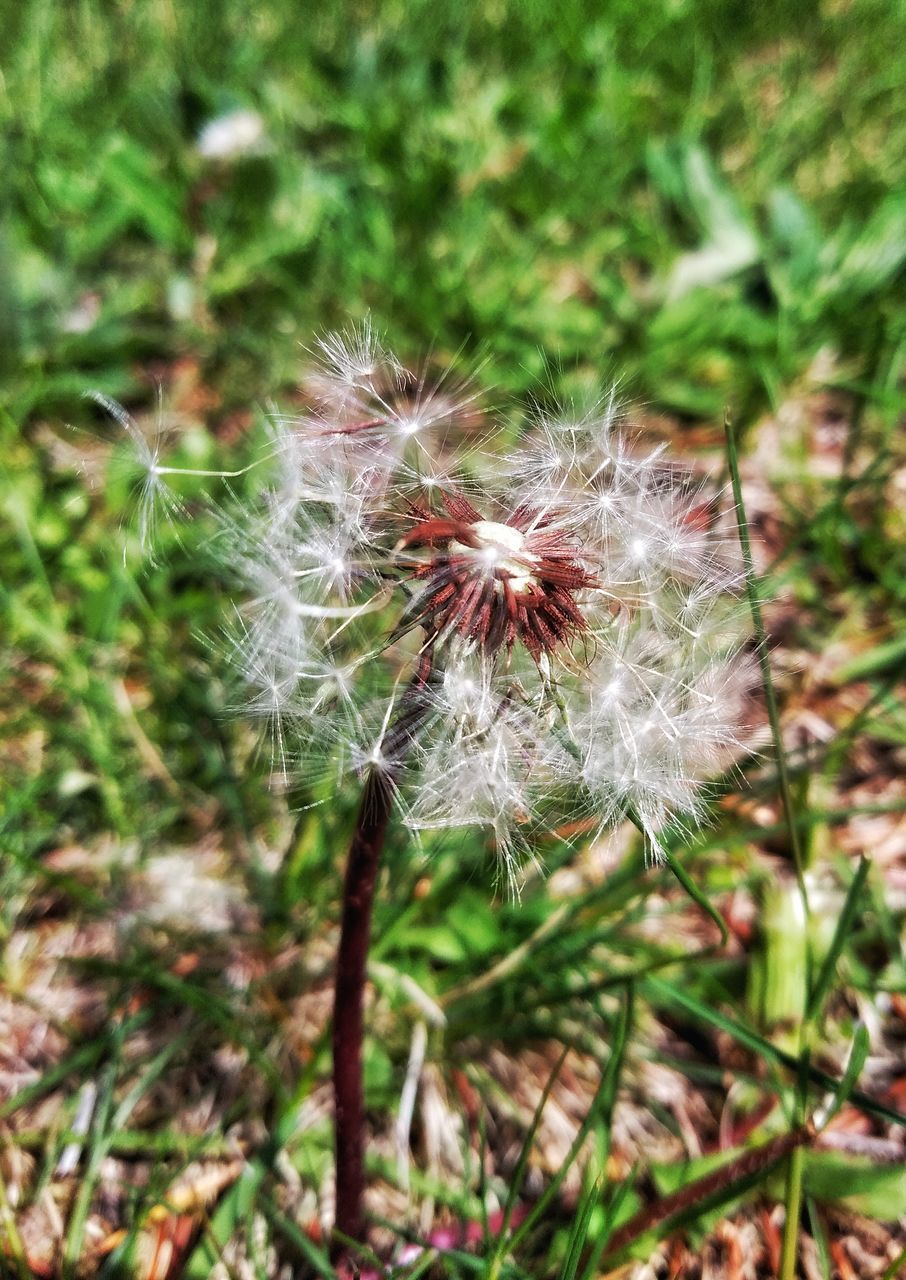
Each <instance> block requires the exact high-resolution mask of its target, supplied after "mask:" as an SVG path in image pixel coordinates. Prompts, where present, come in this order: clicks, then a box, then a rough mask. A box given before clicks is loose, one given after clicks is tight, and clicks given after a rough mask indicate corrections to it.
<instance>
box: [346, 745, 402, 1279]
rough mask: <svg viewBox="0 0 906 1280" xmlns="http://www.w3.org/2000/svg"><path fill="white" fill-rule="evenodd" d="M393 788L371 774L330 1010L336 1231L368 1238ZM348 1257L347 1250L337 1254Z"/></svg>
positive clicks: (355, 842)
mask: <svg viewBox="0 0 906 1280" xmlns="http://www.w3.org/2000/svg"><path fill="white" fill-rule="evenodd" d="M391 801H392V787H391V784H390V782H389V780H388V779H387V778H386V777H382V776H381V775H380V774H379V773H378V772H377V771H374V770H373V771H372V772H371V773H369V775H368V777H367V779H366V781H365V789H364V791H363V793H362V801H361V805H360V807H359V816H358V821H357V822H356V828H355V833H354V835H353V837H352V844H351V845H350V848H349V860H348V862H347V864H346V882H345V886H344V889H343V919H342V923H341V925H340V949H339V952H338V954H337V976H336V987H335V993H334V1011H333V1087H334V1099H335V1104H336V1157H337V1214H336V1226H337V1230H338V1231H340V1232H342V1233H343V1235H344V1236H349V1237H350V1238H351V1239H353V1240H359V1241H364V1239H365V1214H364V1207H363V1196H364V1192H365V1095H364V1088H363V1085H362V1036H363V1004H364V995H365V966H366V963H367V960H368V943H369V940H370V937H371V908H372V904H373V902H374V887H375V883H376V882H377V874H378V867H379V864H380V859H381V851H382V850H383V847H384V839H385V837H386V834H387V825H388V823H389V821H390V808H391ZM343 1251H344V1249H343V1245H342V1243H340V1244H339V1245H338V1246H337V1253H338V1254H341V1253H342V1252H343Z"/></svg>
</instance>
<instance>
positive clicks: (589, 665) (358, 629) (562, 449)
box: [158, 324, 740, 876]
mask: <svg viewBox="0 0 906 1280" xmlns="http://www.w3.org/2000/svg"><path fill="white" fill-rule="evenodd" d="M317 356H318V359H317V365H316V367H315V368H314V370H313V371H312V374H311V376H310V378H309V380H308V382H307V385H306V388H305V389H306V392H307V395H308V404H309V406H310V408H309V409H308V411H307V412H305V413H304V414H302V415H301V416H297V417H292V418H281V419H278V420H277V421H276V423H275V439H274V442H273V445H272V448H271V449H270V451H269V457H270V462H269V464H268V465H269V468H270V471H269V475H268V482H267V485H266V487H265V489H264V492H263V493H262V494H261V501H260V503H259V504H258V505H257V507H256V509H254V510H241V511H238V512H236V513H234V514H233V515H232V516H231V517H230V520H229V521H228V522H227V524H226V527H225V533H224V534H223V536H222V538H221V544H222V549H223V550H224V553H225V559H226V560H227V562H228V563H229V565H230V566H231V568H232V570H233V571H234V572H235V574H236V575H237V578H238V580H239V581H241V585H242V592H241V595H242V603H241V604H239V605H237V612H238V616H239V618H240V619H241V622H240V626H239V627H238V629H237V632H236V634H235V635H234V638H233V646H234V651H235V656H236V659H237V661H238V662H239V664H240V665H241V668H242V670H243V672H244V675H245V678H246V680H247V681H248V683H249V684H250V686H251V694H250V700H249V709H250V710H251V711H252V712H253V713H254V714H257V715H259V716H261V717H263V718H265V719H266V720H267V721H268V722H269V723H270V725H271V727H272V729H273V731H274V734H275V739H276V742H277V748H278V754H279V760H280V762H281V765H282V767H285V768H286V769H291V768H292V767H293V762H294V761H296V762H298V761H301V760H304V759H310V758H312V757H313V756H315V755H317V754H326V755H327V756H328V757H329V758H331V759H332V760H333V761H335V762H336V763H337V764H338V765H339V767H340V768H352V769H354V770H356V771H358V772H360V773H361V772H364V771H379V772H380V773H381V774H382V775H383V776H384V777H385V779H386V782H387V785H388V786H389V787H391V788H392V789H393V792H394V795H395V797H396V799H397V800H398V803H399V808H400V812H401V813H402V815H403V818H404V820H405V822H406V823H407V824H408V825H409V826H410V827H411V828H413V829H414V830H417V831H424V830H430V829H443V828H451V827H461V826H464V825H468V824H477V825H479V826H481V827H483V828H486V829H488V830H489V831H490V832H492V833H493V835H494V837H495V841H496V847H497V849H498V851H499V852H500V854H501V857H502V859H503V862H504V865H505V866H506V869H507V871H508V873H510V874H511V876H512V875H513V874H515V869H516V868H517V867H518V865H519V864H520V862H521V860H522V858H523V857H524V856H525V855H526V853H529V854H531V850H532V848H533V847H534V842H535V837H536V836H537V834H538V833H539V831H542V830H550V829H553V828H556V827H559V826H561V825H563V824H565V823H569V822H572V823H575V820H576V819H577V818H582V819H584V820H586V825H587V826H591V827H592V828H597V829H599V830H600V831H604V830H607V829H609V828H610V827H612V826H613V825H615V824H616V823H617V822H619V821H621V820H622V819H623V818H624V817H625V816H627V815H631V816H632V817H633V820H634V821H636V823H637V824H638V825H639V826H640V827H641V828H642V829H643V831H644V832H645V835H646V837H647V844H648V847H649V850H650V851H651V853H652V855H653V856H655V857H657V856H660V853H661V852H662V838H661V833H662V832H663V831H664V829H665V828H666V827H667V826H668V825H670V824H675V823H693V822H696V821H698V820H699V819H700V818H701V816H702V811H703V800H702V795H703V792H702V786H701V783H702V780H703V779H705V778H706V777H708V776H709V775H710V774H712V773H713V772H714V771H715V770H716V769H718V768H720V767H722V765H723V764H724V763H725V762H726V758H727V752H728V750H730V749H732V748H733V747H734V745H735V741H736V732H737V729H736V723H735V707H736V705H737V699H736V697H735V696H734V688H735V686H736V684H737V683H738V673H739V670H740V663H739V659H738V652H737V645H736V643H735V641H734V639H733V635H732V627H730V626H728V617H730V616H731V614H732V610H730V609H728V600H731V599H732V595H733V593H734V591H735V590H736V588H737V586H738V568H737V565H736V562H735V558H734V556H733V554H732V550H731V546H730V542H729V540H727V539H725V538H724V536H723V535H722V534H721V533H720V532H719V521H718V520H717V519H716V512H717V508H718V504H717V503H716V499H715V497H714V495H713V494H712V493H710V492H709V490H708V489H707V488H706V487H705V486H704V485H703V484H702V483H701V482H699V481H698V480H696V479H695V478H694V475H693V473H692V472H691V470H690V469H689V468H685V467H682V466H679V465H677V464H676V463H675V462H674V461H671V460H670V459H668V458H667V457H666V455H665V454H664V452H663V450H661V449H654V450H652V449H647V450H645V449H643V448H641V447H640V446H639V445H638V443H637V442H634V441H633V440H632V439H631V438H630V436H629V435H628V434H627V432H626V428H625V424H624V422H623V418H622V413H621V410H620V407H619V406H618V404H617V402H616V400H615V399H609V400H604V401H602V402H600V403H598V404H597V405H596V406H595V408H594V410H593V411H591V412H588V413H572V412H566V411H564V412H559V413H558V412H541V411H538V412H537V413H536V414H535V416H534V421H533V422H532V423H531V425H530V426H529V428H528V429H527V430H526V431H525V432H523V434H522V435H521V436H520V437H519V438H518V440H517V441H516V442H515V443H512V442H511V443H509V444H507V443H503V444H501V443H500V442H501V441H504V442H506V441H507V440H508V439H509V438H510V433H508V432H506V431H504V430H502V429H501V430H500V431H498V432H496V433H495V432H493V431H491V432H489V431H488V430H487V425H486V423H485V422H484V420H483V418H482V415H481V414H480V412H479V410H478V407H477V402H476V399H475V396H474V394H473V393H472V392H471V391H470V389H469V388H468V386H467V385H466V384H464V383H459V382H458V381H456V380H455V379H452V378H450V377H445V378H440V379H432V378H430V377H428V376H416V375H414V374H413V373H411V372H410V371H408V370H407V369H405V368H404V367H403V366H402V365H401V364H400V363H399V361H398V360H397V359H396V358H395V357H394V356H392V355H391V354H390V353H389V352H388V351H387V350H385V348H384V347H383V345H382V343H381V342H380V340H379V339H378V337H377V335H376V334H375V332H374V330H373V329H372V327H371V326H370V325H368V324H366V325H364V326H362V327H361V328H359V329H356V330H354V331H352V332H347V333H344V334H334V335H331V336H328V337H326V338H324V339H322V340H321V341H320V343H319V344H318V351H317ZM160 470H161V468H159V467H158V471H160Z"/></svg>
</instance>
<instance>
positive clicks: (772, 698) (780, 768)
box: [724, 414, 809, 919]
mask: <svg viewBox="0 0 906 1280" xmlns="http://www.w3.org/2000/svg"><path fill="white" fill-rule="evenodd" d="M724 426H725V428H726V434H727V463H728V465H729V468H730V480H731V483H732V486H733V502H734V504H735V507H736V527H737V530H738V533H739V545H740V548H741V550H742V563H743V569H744V572H745V579H746V596H747V599H748V602H749V611H750V613H751V614H752V624H753V626H754V628H755V638H756V641H757V652H758V666H759V669H760V671H761V679H762V683H763V684H764V697H765V704H766V706H767V711H768V719H769V721H770V724H771V736H772V738H773V741H774V754H775V755H776V757H777V779H778V782H779V785H780V798H781V802H782V804H783V812H784V816H785V818H786V821H787V827H788V829H789V839H790V850H791V852H792V855H793V865H794V867H795V869H796V880H797V881H798V884H799V892H800V894H801V895H802V905H803V907H804V909H805V914H806V919H808V914H809V912H808V894H807V892H806V887H805V862H804V857H803V852H802V839H801V837H800V834H799V826H798V824H797V822H796V810H795V805H794V803H793V792H792V788H791V787H790V777H789V771H788V770H787V766H786V752H785V750H784V746H783V734H782V732H781V728H780V710H779V708H778V705H777V695H776V693H775V691H774V681H773V678H772V676H771V663H770V660H769V658H768V636H767V631H766V629H765V625H764V618H763V616H762V613H761V600H760V598H759V594H758V579H757V576H756V574H755V561H754V559H753V556H752V543H751V541H750V539H749V527H748V524H747V522H746V513H745V507H744V505H743V500H742V483H741V481H740V476H739V451H738V449H737V446H736V429H735V427H734V426H733V423H732V421H731V420H730V416H729V414H728V415H727V417H726V419H725V422H724Z"/></svg>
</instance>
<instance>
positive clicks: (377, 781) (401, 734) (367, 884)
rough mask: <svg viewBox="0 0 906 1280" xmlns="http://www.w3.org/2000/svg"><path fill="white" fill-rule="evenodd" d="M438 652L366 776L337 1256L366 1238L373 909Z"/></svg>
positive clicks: (355, 854)
mask: <svg viewBox="0 0 906 1280" xmlns="http://www.w3.org/2000/svg"><path fill="white" fill-rule="evenodd" d="M432 658H433V655H432V652H431V650H430V649H428V650H426V651H425V652H424V653H423V654H422V655H421V660H420V663H419V668H418V671H417V672H416V674H415V676H414V678H413V680H412V682H411V684H409V686H408V687H407V689H406V691H405V692H404V693H403V695H402V698H401V699H400V704H399V711H398V713H397V716H396V719H395V721H394V722H393V724H392V725H390V727H389V728H388V729H387V730H386V732H385V734H384V736H383V741H382V744H381V747H382V764H381V766H380V767H378V766H374V767H372V768H371V769H370V770H369V772H368V775H367V777H366V779H365V786H364V789H363V791H362V799H361V803H360V805H359V814H358V818H357V819H356V825H355V831H354V832H353V836H352V843H351V844H350V846H349V856H348V859H347V863H346V879H345V882H344V886H343V915H342V920H341V923H340V946H339V951H338V952H337V970H336V983H335V987H334V1006H333V1087H334V1104H335V1109H336V1121H335V1130H336V1131H335V1141H336V1178H337V1212H336V1230H337V1236H338V1239H337V1241H336V1242H335V1244H334V1258H335V1261H339V1260H340V1259H341V1258H342V1257H343V1256H344V1255H345V1254H346V1253H347V1251H348V1247H349V1246H348V1244H347V1243H346V1241H347V1240H354V1241H357V1242H360V1243H364V1240H365V1212H364V1204H363V1199H364V1194H365V1090H364V1085H363V1080H362V1042H363V1038H364V1002H365V999H364V998H365V972H366V967H367V963H368V945H369V942H370V939H371V914H372V906H373V904H374V890H375V885H376V884H377V877H378V870H379V868H380V861H381V853H382V852H383V849H384V843H385V840H386V838H387V828H388V826H389V824H390V814H391V810H392V807H393V796H394V790H395V784H396V774H397V772H398V770H399V767H400V766H401V764H402V761H403V757H404V756H405V754H406V751H407V750H408V747H409V744H410V743H411V741H412V738H413V736H414V734H415V732H416V731H417V729H418V726H419V724H420V723H421V721H422V719H423V717H424V715H425V713H426V710H427V707H428V702H427V699H426V697H425V689H426V686H427V685H428V682H429V681H430V679H431V677H432Z"/></svg>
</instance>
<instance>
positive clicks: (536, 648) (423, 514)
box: [399, 493, 597, 662]
mask: <svg viewBox="0 0 906 1280" xmlns="http://www.w3.org/2000/svg"><path fill="white" fill-rule="evenodd" d="M442 500H443V505H444V508H445V514H443V515H437V514H435V513H433V512H431V511H429V510H428V509H427V508H423V507H421V506H416V507H414V509H413V517H414V520H415V523H414V525H413V527H412V528H411V529H410V530H409V531H408V533H406V535H405V536H404V537H403V538H402V540H401V542H400V544H399V550H400V551H413V550H415V549H417V548H424V549H426V550H427V551H428V556H427V558H426V559H425V560H424V561H422V562H419V563H417V564H416V565H415V567H414V568H411V566H408V567H410V573H411V576H412V578H413V579H416V580H421V581H423V582H424V583H425V587H424V590H423V591H422V592H421V593H420V595H419V597H418V599H417V601H416V602H415V605H414V609H413V611H412V612H411V613H410V615H409V618H408V619H407V621H408V622H409V623H410V625H415V624H421V625H422V626H423V627H425V628H426V629H428V630H430V631H431V632H432V633H434V634H436V635H452V634H454V633H455V634H458V635H459V636H461V637H462V638H463V639H464V640H466V641H470V642H472V643H474V644H475V645H476V646H478V647H479V648H481V649H484V650H485V651H488V652H492V653H493V652H496V651H497V650H499V649H503V648H505V649H507V650H510V649H512V648H513V646H514V644H515V643H516V641H517V640H519V641H521V643H522V644H524V645H525V647H526V649H527V650H528V652H529V653H530V654H531V656H532V657H533V658H534V660H535V661H536V662H538V661H540V659H541V656H542V654H545V653H550V652H551V651H552V650H554V649H556V648H557V647H558V646H561V645H566V644H568V643H569V642H570V641H571V640H572V639H573V638H574V637H575V636H577V635H579V634H580V633H581V632H582V631H584V630H585V627H586V623H585V619H584V617H583V615H582V611H581V609H580V607H579V604H578V603H577V601H576V598H575V593H576V592H577V591H581V590H584V589H587V588H590V587H594V586H596V585H597V584H596V581H595V579H594V578H593V577H592V576H591V574H589V573H588V572H587V571H586V570H585V569H584V568H583V567H582V565H581V564H580V563H579V562H578V559H577V552H576V548H575V547H574V546H572V545H570V543H569V541H568V539H567V538H566V537H564V535H563V533H562V531H561V530H559V529H556V528H553V527H551V525H550V518H549V517H547V518H546V519H545V518H544V517H541V516H539V515H538V513H536V512H533V511H531V510H530V509H528V508H519V509H517V510H516V511H514V512H512V513H511V514H509V515H507V516H506V518H505V519H503V520H501V521H488V520H485V519H484V517H483V516H482V515H481V513H480V512H479V511H477V510H476V509H475V507H473V506H472V504H471V503H470V502H469V501H468V500H467V499H466V498H464V497H463V496H462V495H461V494H450V493H445V494H443V499H442Z"/></svg>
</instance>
